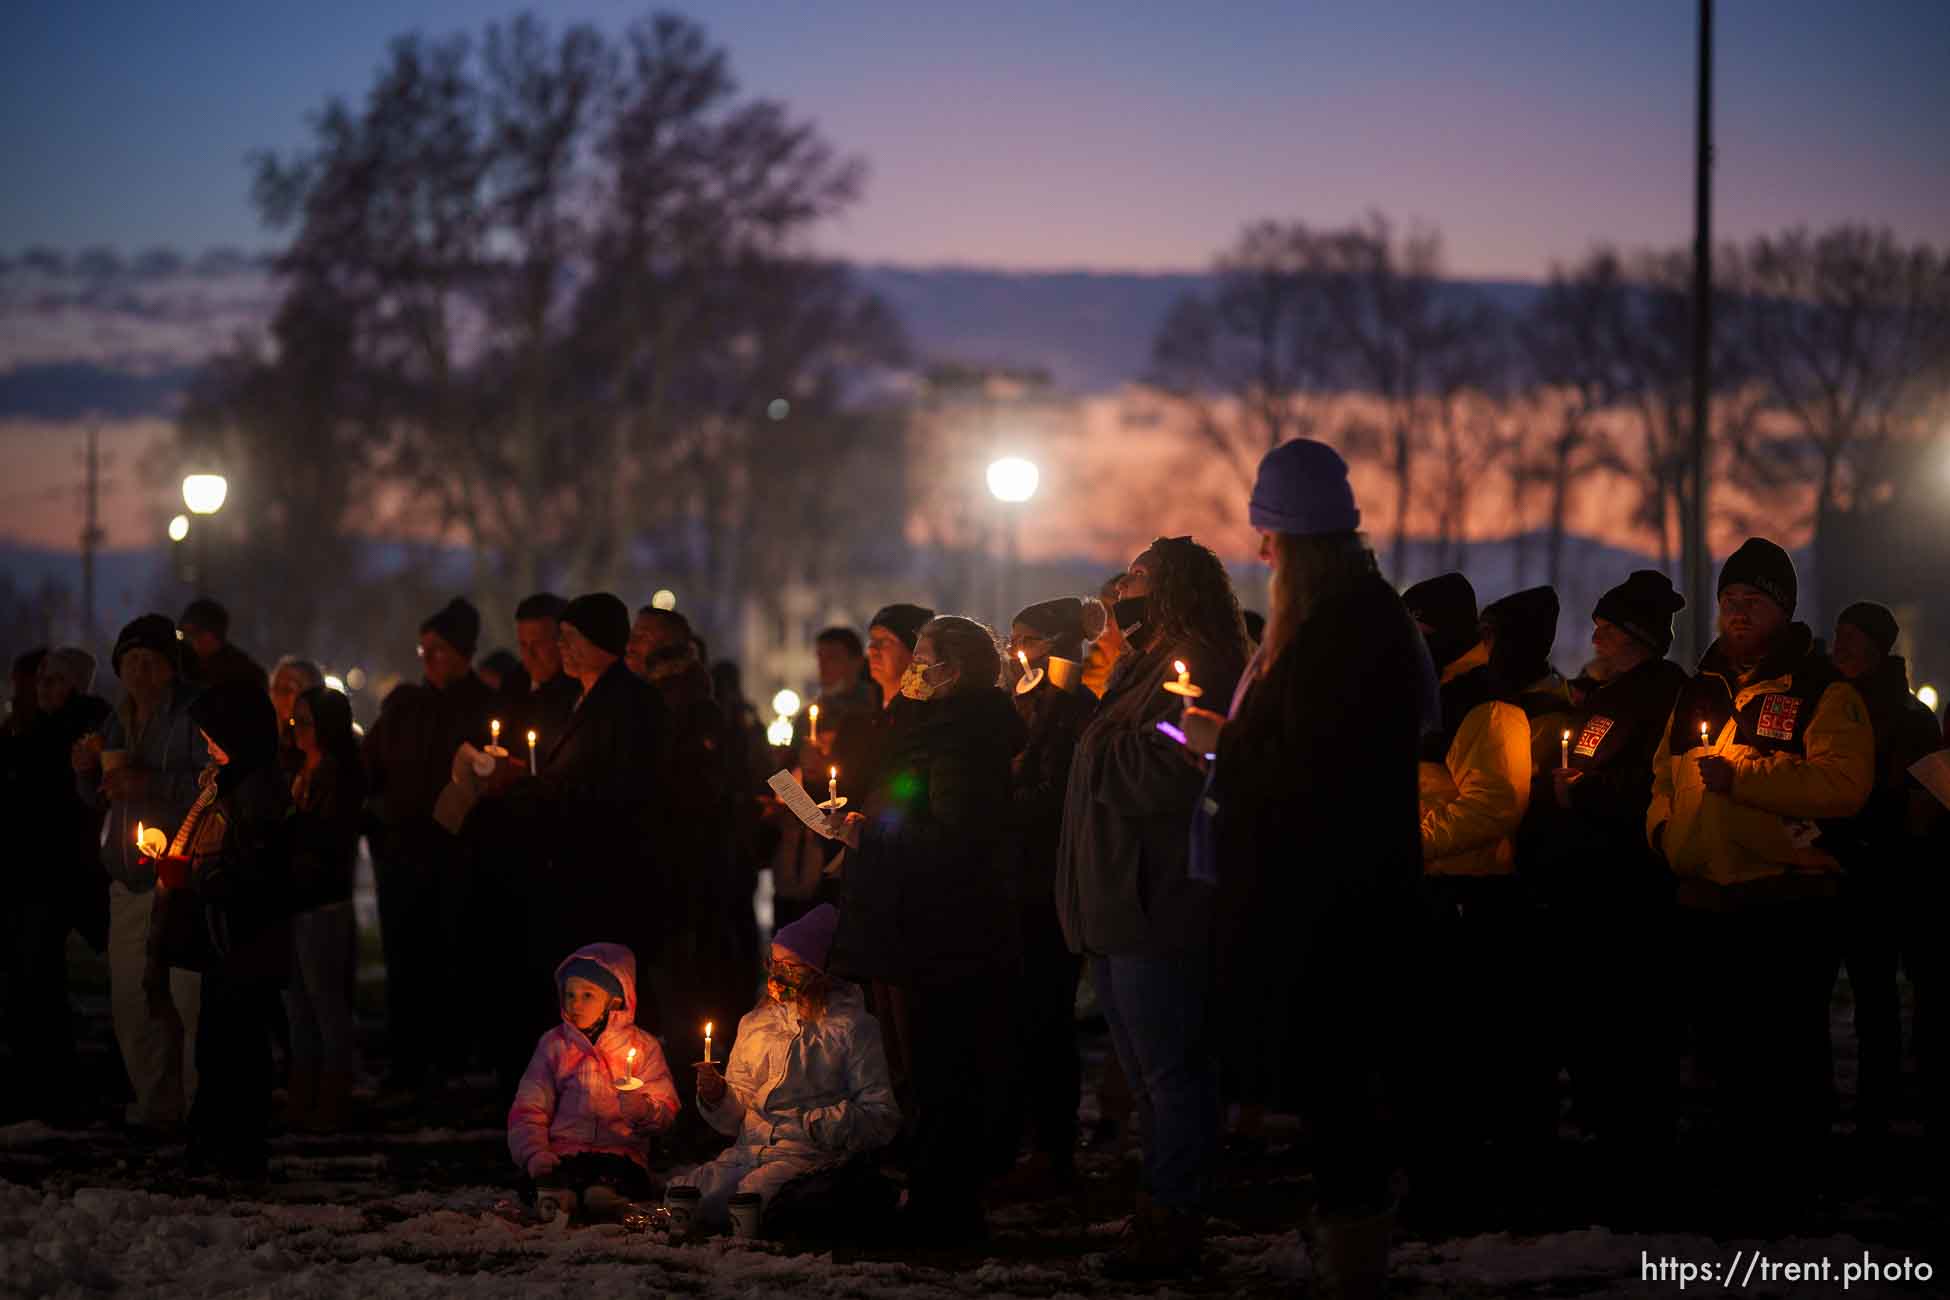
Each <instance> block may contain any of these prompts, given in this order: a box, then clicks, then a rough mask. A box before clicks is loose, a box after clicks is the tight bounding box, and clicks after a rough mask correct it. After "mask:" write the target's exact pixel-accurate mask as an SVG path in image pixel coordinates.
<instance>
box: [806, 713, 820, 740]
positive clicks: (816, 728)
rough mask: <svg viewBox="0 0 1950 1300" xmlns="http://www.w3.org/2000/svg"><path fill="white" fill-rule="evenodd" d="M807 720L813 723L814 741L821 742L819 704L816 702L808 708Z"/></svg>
mask: <svg viewBox="0 0 1950 1300" xmlns="http://www.w3.org/2000/svg"><path fill="white" fill-rule="evenodd" d="M806 721H807V722H809V723H811V724H812V743H813V744H815V745H817V744H818V743H819V706H818V705H817V704H814V705H812V706H810V707H809V708H807V710H806Z"/></svg>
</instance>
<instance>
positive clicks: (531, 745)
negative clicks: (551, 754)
mask: <svg viewBox="0 0 1950 1300" xmlns="http://www.w3.org/2000/svg"><path fill="white" fill-rule="evenodd" d="M528 775H530V776H533V775H535V733H534V732H532V731H531V732H529V733H528Z"/></svg>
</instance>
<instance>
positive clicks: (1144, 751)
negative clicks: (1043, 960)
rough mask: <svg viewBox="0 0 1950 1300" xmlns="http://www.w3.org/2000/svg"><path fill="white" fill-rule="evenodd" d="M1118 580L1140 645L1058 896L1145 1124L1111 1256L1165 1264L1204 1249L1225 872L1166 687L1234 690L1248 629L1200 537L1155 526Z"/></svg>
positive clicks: (1077, 822) (1131, 652)
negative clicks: (1218, 925) (1215, 861)
mask: <svg viewBox="0 0 1950 1300" xmlns="http://www.w3.org/2000/svg"><path fill="white" fill-rule="evenodd" d="M1119 590H1120V597H1119V599H1118V601H1117V604H1116V606H1115V608H1114V610H1113V615H1114V617H1115V618H1116V620H1117V623H1118V626H1119V628H1120V629H1121V630H1122V632H1123V635H1124V636H1125V638H1126V639H1127V640H1128V641H1129V649H1128V650H1127V651H1126V652H1125V654H1124V655H1123V656H1122V657H1120V659H1119V660H1118V663H1117V667H1116V668H1115V669H1114V670H1113V671H1112V673H1111V677H1110V681H1109V682H1108V684H1107V685H1106V686H1105V689H1104V695H1103V699H1102V701H1101V703H1100V704H1099V706H1098V709H1097V712H1096V716H1095V717H1093V718H1092V719H1091V721H1090V725H1089V726H1088V727H1087V728H1086V729H1085V730H1084V732H1083V735H1082V737H1081V739H1080V740H1079V741H1078V743H1077V750H1076V755H1075V758H1074V761H1073V764H1072V766H1071V768H1070V779H1069V786H1068V790H1067V792H1066V797H1065V801H1064V809H1063V833H1062V837H1061V839H1060V841H1059V848H1058V854H1057V868H1056V886H1055V897H1056V907H1057V912H1058V915H1059V916H1060V917H1061V919H1062V922H1063V931H1064V936H1065V938H1066V939H1067V940H1068V942H1069V946H1070V950H1071V951H1072V952H1075V953H1080V954H1082V955H1083V956H1084V957H1085V958H1086V959H1087V960H1088V961H1089V964H1090V976H1091V984H1092V986H1093V987H1094V988H1095V990H1096V992H1097V997H1098V1001H1099V1002H1100V1003H1101V1004H1102V1006H1103V1007H1104V1012H1105V1018H1106V1019H1107V1020H1108V1021H1109V1024H1110V1030H1111V1042H1112V1044H1113V1045H1114V1047H1115V1048H1116V1051H1117V1057H1118V1060H1119V1062H1120V1063H1121V1064H1122V1066H1123V1069H1124V1073H1125V1075H1126V1076H1127V1077H1128V1078H1129V1079H1130V1082H1131V1085H1132V1088H1133V1090H1134V1092H1135V1093H1136V1095H1137V1099H1138V1109H1139V1113H1140V1115H1141V1116H1142V1118H1143V1124H1144V1134H1145V1140H1144V1179H1143V1184H1142V1190H1143V1192H1144V1193H1145V1196H1146V1199H1145V1200H1143V1201H1141V1202H1140V1206H1139V1214H1138V1216H1137V1218H1136V1220H1135V1226H1136V1231H1135V1232H1133V1234H1132V1235H1131V1237H1130V1238H1129V1240H1128V1242H1127V1245H1126V1249H1125V1250H1123V1251H1121V1252H1120V1253H1119V1254H1118V1255H1117V1256H1116V1257H1114V1260H1113V1262H1112V1265H1111V1267H1112V1269H1113V1271H1114V1272H1116V1273H1118V1274H1119V1275H1120V1276H1128V1277H1131V1278H1142V1277H1164V1276H1171V1275H1176V1274H1180V1273H1183V1272H1186V1271H1188V1270H1190V1269H1193V1268H1196V1267H1197V1264H1198V1259H1199V1254H1200V1242H1201V1241H1202V1239H1203V1235H1204V1226H1203V1224H1204V1218H1203V1207H1204V1204H1205V1197H1206V1191H1207V1183H1208V1180H1209V1177H1210V1166H1211V1161H1212V1157H1213V1154H1214V1152H1215V1148H1216V1145H1217V1138H1218V1118H1219V1115H1218V1111H1219V1097H1218V1072H1217V1068H1216V1064H1215V1062H1214V1060H1213V1058H1212V1056H1211V1051H1210V1039H1209V1037H1208V1030H1207V1020H1208V1013H1209V1010H1210V1005H1211V988H1210V966H1211V960H1212V947H1211V944H1212V933H1211V927H1212V885H1211V883H1210V882H1209V881H1204V880H1195V879H1193V878H1192V876H1191V875H1190V873H1189V871H1188V866H1189V861H1190V840H1189V835H1190V830H1191V823H1192V814H1193V810H1194V808H1195V807H1196V806H1197V804H1198V801H1199V798H1200V794H1201V790H1202V787H1203V786H1204V781H1205V778H1204V773H1203V772H1202V770H1201V768H1200V766H1199V760H1198V759H1197V758H1196V757H1195V756H1194V755H1191V754H1188V753H1187V751H1186V750H1185V749H1184V748H1183V747H1182V746H1181V745H1180V744H1179V743H1178V742H1176V741H1174V740H1172V739H1170V738H1169V736H1168V735H1167V734H1166V733H1164V732H1162V731H1160V730H1159V727H1158V724H1159V723H1161V722H1166V723H1173V724H1175V723H1176V721H1177V720H1178V719H1179V718H1180V717H1182V716H1183V714H1184V708H1185V700H1184V699H1183V698H1181V697H1180V696H1177V695H1174V694H1172V693H1171V692H1169V691H1166V690H1165V689H1164V687H1165V683H1166V682H1168V681H1173V682H1175V681H1176V680H1177V679H1178V674H1177V671H1176V670H1175V668H1174V667H1173V663H1174V661H1183V662H1184V663H1185V664H1186V665H1187V667H1188V668H1189V669H1190V670H1191V672H1192V673H1193V674H1195V680H1196V682H1197V683H1198V684H1199V685H1200V686H1201V687H1203V688H1204V690H1205V692H1206V694H1207V696H1209V697H1211V698H1215V699H1229V698H1231V695H1232V691H1233V687H1234V686H1235V684H1236V683H1237V681H1238V679H1239V675H1240V672H1241V670H1242V669H1243V668H1244V666H1245V661H1246V632H1245V627H1244V625H1243V624H1242V622H1241V621H1240V617H1239V601H1238V599H1237V597H1236V596H1235V595H1234V594H1233V590H1232V580H1231V579H1230V578H1229V577H1228V576H1227V575H1226V570H1225V565H1224V564H1223V563H1222V562H1221V561H1220V560H1219V557H1218V556H1217V555H1215V554H1213V552H1212V551H1211V550H1210V549H1208V548H1207V547H1204V546H1201V545H1200V544H1199V543H1197V542H1195V541H1193V540H1192V539H1191V538H1189V537H1161V538H1159V539H1158V540H1156V541H1154V542H1153V543H1152V544H1151V545H1150V546H1149V547H1147V548H1146V549H1145V551H1144V553H1143V554H1141V555H1139V556H1138V557H1137V559H1136V560H1134V561H1133V562H1132V564H1131V567H1130V571H1129V573H1128V574H1126V575H1125V578H1124V581H1123V583H1122V585H1121V587H1120V589H1119Z"/></svg>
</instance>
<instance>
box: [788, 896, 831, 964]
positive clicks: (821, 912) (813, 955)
mask: <svg viewBox="0 0 1950 1300" xmlns="http://www.w3.org/2000/svg"><path fill="white" fill-rule="evenodd" d="M839 925H840V913H839V909H838V908H836V907H834V906H833V905H832V904H831V903H821V904H820V905H819V906H818V907H815V908H814V909H813V910H812V911H810V912H808V913H806V914H805V915H804V916H802V917H800V918H799V919H798V920H796V921H794V922H793V923H792V924H791V925H788V926H786V927H785V928H784V929H782V930H780V931H779V932H778V933H777V934H775V935H773V936H772V942H773V943H775V944H777V945H778V946H779V947H781V948H783V949H785V950H786V951H787V952H789V953H791V954H792V955H793V956H794V957H797V958H798V959H799V960H800V961H802V962H804V963H806V965H808V966H811V967H812V968H813V969H815V970H825V969H826V956H827V954H828V953H830V952H832V951H833V932H834V931H835V930H837V929H839Z"/></svg>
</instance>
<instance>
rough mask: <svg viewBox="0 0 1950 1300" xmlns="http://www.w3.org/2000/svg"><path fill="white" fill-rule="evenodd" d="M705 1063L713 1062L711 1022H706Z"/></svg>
mask: <svg viewBox="0 0 1950 1300" xmlns="http://www.w3.org/2000/svg"><path fill="white" fill-rule="evenodd" d="M704 1063H705V1064H706V1065H709V1064H711V1022H710V1021H709V1020H707V1021H705V1022H704Z"/></svg>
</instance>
